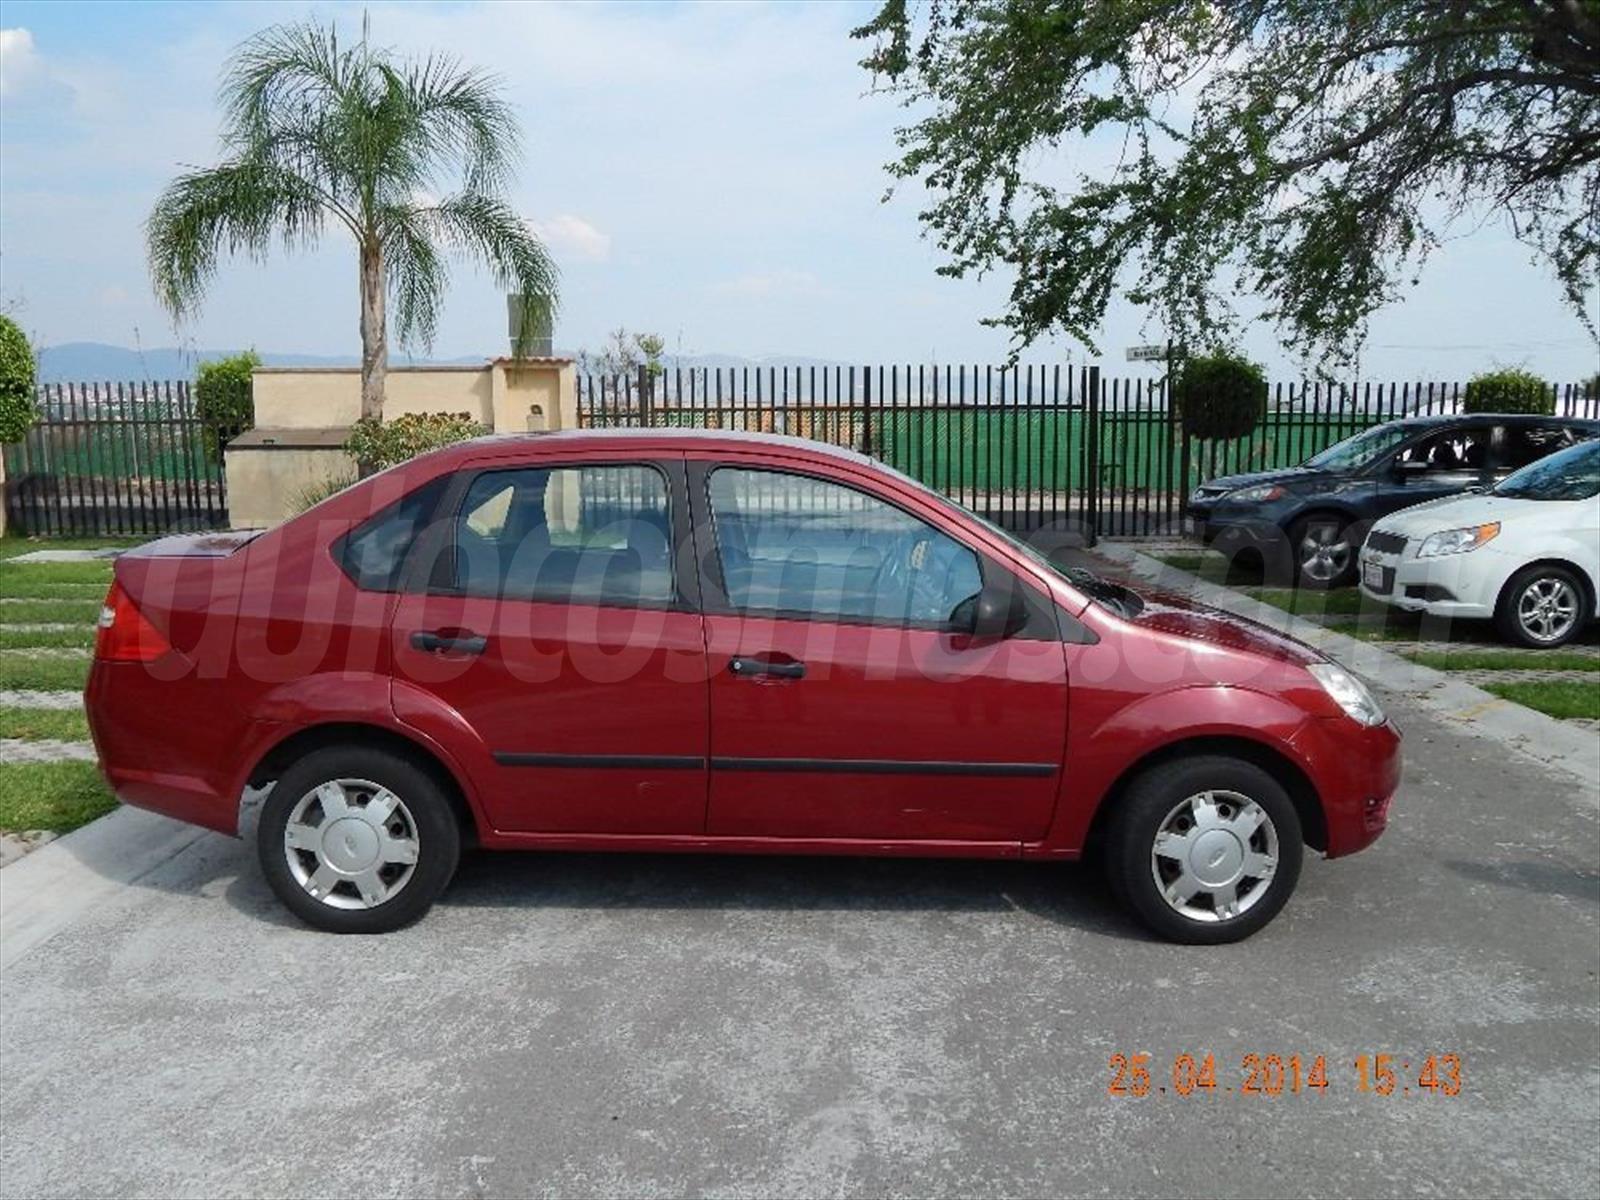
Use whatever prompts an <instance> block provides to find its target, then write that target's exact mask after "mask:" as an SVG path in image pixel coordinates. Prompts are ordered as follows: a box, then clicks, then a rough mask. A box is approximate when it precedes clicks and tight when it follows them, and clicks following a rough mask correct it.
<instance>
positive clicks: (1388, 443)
mask: <svg viewBox="0 0 1600 1200" xmlns="http://www.w3.org/2000/svg"><path fill="white" fill-rule="evenodd" d="M1412 432H1413V431H1412V430H1410V429H1407V428H1406V427H1405V426H1404V425H1374V426H1373V427H1372V428H1371V429H1363V430H1362V431H1361V432H1360V433H1358V434H1355V435H1354V436H1353V437H1347V438H1345V439H1344V441H1342V442H1335V443H1334V444H1333V445H1331V446H1329V447H1328V448H1327V449H1326V450H1324V451H1322V452H1321V453H1319V454H1313V455H1312V456H1311V457H1310V458H1308V459H1306V461H1305V462H1304V463H1302V464H1301V465H1302V466H1307V467H1316V468H1318V469H1319V470H1323V471H1354V470H1356V469H1357V468H1358V467H1364V466H1366V465H1367V464H1368V463H1370V462H1372V461H1373V460H1374V459H1377V458H1379V457H1381V456H1382V455H1384V454H1387V453H1388V452H1389V451H1391V450H1393V449H1394V448H1395V447H1396V446H1398V445H1399V444H1400V443H1401V442H1403V441H1405V440H1406V438H1408V437H1410V436H1411V434H1412Z"/></svg>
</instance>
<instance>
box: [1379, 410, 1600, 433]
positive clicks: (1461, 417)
mask: <svg viewBox="0 0 1600 1200" xmlns="http://www.w3.org/2000/svg"><path fill="white" fill-rule="evenodd" d="M1484 421H1493V422H1495V423H1496V424H1500V425H1539V424H1549V423H1550V422H1551V421H1560V422H1561V423H1563V424H1566V425H1581V426H1583V427H1584V428H1587V429H1595V430H1600V421H1597V420H1595V419H1594V418H1592V417H1563V416H1557V415H1555V414H1549V415H1546V414H1544V413H1429V414H1423V415H1421V416H1414V417H1398V418H1396V419H1395V420H1393V421H1390V422H1387V424H1390V425H1404V426H1406V427H1407V428H1409V429H1431V428H1433V427H1435V426H1444V425H1477V424H1481V423H1482V422H1484ZM1374 428H1376V426H1374Z"/></svg>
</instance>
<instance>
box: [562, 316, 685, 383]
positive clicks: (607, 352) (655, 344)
mask: <svg viewBox="0 0 1600 1200" xmlns="http://www.w3.org/2000/svg"><path fill="white" fill-rule="evenodd" d="M666 349H667V340H666V339H665V338H664V337H662V336H661V335H660V334H659V333H629V332H628V331H627V329H626V328H624V327H622V326H620V325H619V326H618V327H617V328H616V329H613V330H612V331H611V332H610V334H608V335H607V337H606V342H605V345H603V346H602V347H601V348H600V349H599V350H598V351H594V352H591V351H588V350H579V351H578V366H579V368H580V369H582V370H583V371H584V372H586V373H588V374H593V375H626V376H628V377H629V378H632V377H633V376H634V375H635V374H637V373H638V370H639V368H640V367H643V368H644V369H645V372H646V373H647V374H648V375H649V376H650V378H651V379H655V378H656V377H657V376H659V375H660V374H661V373H662V372H663V371H665V370H666V367H664V366H663V365H662V363H661V356H662V355H663V354H665V353H666Z"/></svg>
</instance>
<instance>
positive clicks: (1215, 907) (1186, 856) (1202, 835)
mask: <svg viewBox="0 0 1600 1200" xmlns="http://www.w3.org/2000/svg"><path fill="white" fill-rule="evenodd" d="M1107 851H1108V857H1107V868H1108V873H1109V875H1110V879H1111V884H1112V888H1113V890H1114V891H1115V892H1116V893H1117V895H1118V896H1119V897H1120V898H1121V900H1122V901H1123V903H1124V904H1126V905H1127V906H1128V907H1129V908H1130V909H1132V910H1133V912H1134V913H1135V915H1137V916H1138V917H1139V919H1140V920H1142V921H1143V922H1144V923H1145V924H1146V925H1148V926H1149V927H1150V928H1151V929H1153V930H1154V931H1155V932H1156V933H1158V934H1160V935H1161V936H1162V937H1165V938H1167V939H1169V940H1171V941H1175V942H1189V943H1197V944H1215V943H1219V942H1236V941H1238V940H1240V939H1241V938H1247V937H1249V936H1250V935H1251V934H1253V933H1255V932H1256V931H1257V930H1259V929H1261V928H1262V927H1263V926H1264V925H1266V924H1267V922H1269V921H1270V920H1272V918H1273V917H1275V916H1276V915H1277V914H1278V910H1279V909H1281V908H1282V907H1283V906H1284V904H1285V903H1286V902H1287V901H1288V899H1289V895H1290V893H1292V892H1293V891H1294V887H1295V883H1296V882H1297V881H1298V880H1299V878H1300V862H1301V857H1302V846H1301V832H1300V818H1299V815H1298V814H1297V813H1296V812H1295V807H1294V802H1293V801H1292V800H1290V799H1289V795H1288V793H1287V792H1286V791H1284V789H1283V786H1282V785H1281V784H1280V783H1278V781H1277V780H1276V779H1274V778H1273V777H1272V776H1271V775H1270V774H1269V773H1268V772H1266V771H1264V770H1262V769H1261V768H1260V767H1258V766H1256V765H1255V764H1253V763H1249V762H1245V761H1243V760H1241V759H1236V758H1229V757H1225V756H1221V755H1200V756H1196V757H1194V758H1189V759H1183V760H1181V761H1178V762H1172V763H1166V764H1163V765H1161V766H1159V767H1155V768H1152V769H1151V770H1148V771H1146V772H1144V773H1143V774H1141V775H1140V776H1138V777H1137V778H1136V779H1135V780H1134V781H1133V783H1132V784H1131V785H1130V786H1129V787H1128V789H1127V791H1126V792H1125V793H1124V795H1123V796H1122V798H1121V801H1120V802H1119V804H1118V807H1117V810H1116V811H1115V813H1114V814H1113V818H1112V824H1111V828H1110V839H1109V844H1108V846H1107Z"/></svg>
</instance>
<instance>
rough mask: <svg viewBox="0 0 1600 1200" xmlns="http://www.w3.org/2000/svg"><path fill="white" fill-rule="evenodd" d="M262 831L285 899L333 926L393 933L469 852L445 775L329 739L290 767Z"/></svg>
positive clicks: (272, 874) (268, 866)
mask: <svg viewBox="0 0 1600 1200" xmlns="http://www.w3.org/2000/svg"><path fill="white" fill-rule="evenodd" d="M257 839H258V840H257V849H258V851H259V854H260V857H261V868H262V871H263V873H264V874H265V875H266V877H267V882H268V883H269V884H271V886H272V890H273V891H274V892H275V893H277V896H278V899H280V900H282V901H283V903H284V905H285V906H286V907H287V908H289V910H290V911H292V912H293V913H294V914H295V915H296V916H298V917H299V918H300V919H301V920H302V921H304V922H306V924H308V925H313V926H315V927H316V928H318V929H325V930H327V931H329V932H331V933H387V932H389V931H390V930H394V929H399V928H400V927H401V926H403V925H408V924H410V923H411V922H412V921H415V920H416V919H417V918H418V917H420V916H422V914H423V913H425V912H427V910H428V909H429V908H430V907H431V906H432V904H433V902H434V901H435V900H436V899H438V897H439V895H440V893H442V892H443V891H444V889H445V887H446V886H447V885H448V884H449V882H450V879H451V877H452V876H453V875H454V874H455V870H456V862H457V860H458V859H459V858H460V854H461V830H460V827H459V825H458V824H457V821H456V817H455V813H454V811H453V810H452V808H451V806H450V801H449V798H448V797H447V796H446V795H445V794H444V792H443V789H441V788H440V786H439V784H438V782H437V781H436V780H435V779H434V778H433V777H432V776H431V775H429V774H428V773H427V772H426V771H423V770H421V769H420V768H419V767H418V766H417V765H416V764H415V763H412V762H410V761H409V760H407V759H405V758H403V757H401V756H399V755H396V754H393V753H390V752H389V751H387V750H381V749H377V748H373V747H365V746H330V747H328V748H325V749H322V750H318V751H315V752H313V753H311V754H309V755H307V756H306V757H305V758H303V759H301V760H299V761H298V762H297V763H295V764H294V765H293V766H292V767H290V768H289V769H288V770H286V771H285V772H284V773H283V775H282V777H281V778H280V779H279V780H278V781H277V783H276V785H275V786H274V787H273V789H272V792H271V794H270V795H269V796H268V797H267V800H266V803H265V804H264V805H263V806H262V810H261V826H260V830H259V832H258V834H257Z"/></svg>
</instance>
